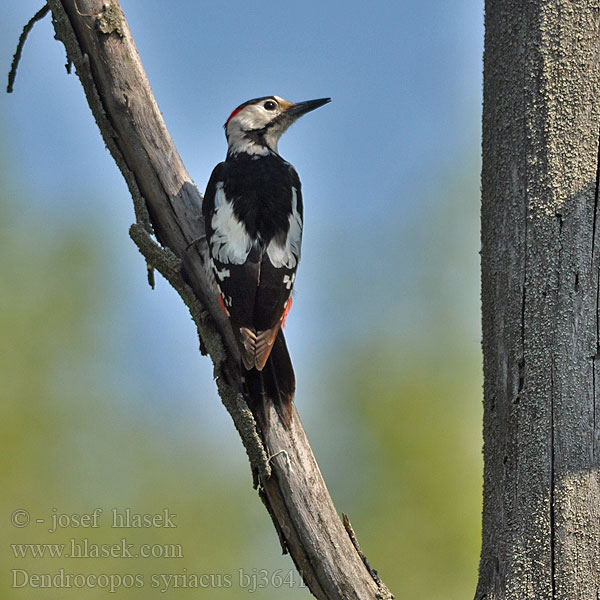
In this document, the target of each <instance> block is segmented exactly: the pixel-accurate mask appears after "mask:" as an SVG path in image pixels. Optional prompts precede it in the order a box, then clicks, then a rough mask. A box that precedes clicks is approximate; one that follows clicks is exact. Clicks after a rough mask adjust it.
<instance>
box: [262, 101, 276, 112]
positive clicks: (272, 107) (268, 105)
mask: <svg viewBox="0 0 600 600" xmlns="http://www.w3.org/2000/svg"><path fill="white" fill-rule="evenodd" d="M263 106H264V107H265V108H266V109H267V110H275V107H276V106H277V104H275V102H273V100H267V101H266V102H265V103H264V104H263Z"/></svg>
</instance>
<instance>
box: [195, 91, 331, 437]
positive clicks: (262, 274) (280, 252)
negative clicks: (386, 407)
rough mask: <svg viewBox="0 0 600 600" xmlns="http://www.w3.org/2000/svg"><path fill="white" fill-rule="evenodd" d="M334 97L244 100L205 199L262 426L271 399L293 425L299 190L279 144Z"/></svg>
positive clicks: (226, 303) (218, 269)
mask: <svg viewBox="0 0 600 600" xmlns="http://www.w3.org/2000/svg"><path fill="white" fill-rule="evenodd" d="M329 101H330V98H321V99H318V100H308V101H305V102H297V103H293V102H288V101H287V100H284V99H283V98H279V97H278V96H265V97H262V98H255V99H253V100H248V101H247V102H244V103H243V104H240V106H238V107H237V108H236V109H235V110H234V111H233V112H232V113H231V115H230V116H229V118H228V119H227V122H226V123H225V125H224V127H225V134H226V137H227V144H228V150H227V157H226V159H225V161H224V162H222V163H219V164H218V165H217V166H216V167H215V169H214V170H213V172H212V175H211V177H210V180H209V182H208V185H207V188H206V193H205V195H204V201H203V204H202V212H203V215H204V221H205V226H206V236H207V241H208V247H209V255H210V262H211V267H212V270H213V273H214V277H215V281H216V284H217V287H218V290H219V294H220V298H219V301H220V303H221V308H222V309H223V311H224V312H225V314H226V315H227V317H228V319H229V322H230V323H231V327H232V329H233V334H234V337H235V339H236V341H237V344H238V346H239V349H240V356H241V364H240V372H241V379H242V383H243V386H244V390H245V393H246V397H247V399H248V404H249V407H250V409H251V410H252V411H253V413H254V415H255V416H256V417H258V419H259V422H261V424H262V425H263V426H265V425H266V426H268V420H267V419H266V415H268V409H267V402H269V401H270V402H272V403H273V405H274V407H275V409H276V411H277V413H278V414H279V416H280V417H281V419H282V421H283V423H284V424H285V425H286V426H287V427H289V425H290V418H291V402H292V398H293V396H294V392H295V388H296V384H295V376H294V370H293V368H292V362H291V359H290V356H289V353H288V350H287V347H286V344H285V339H284V337H283V332H282V330H281V329H282V327H283V326H284V324H285V319H286V316H287V313H288V311H289V310H290V307H291V304H292V289H293V286H294V280H295V278H296V269H297V268H298V261H299V260H300V246H301V242H302V192H301V186H300V179H299V178H298V174H297V173H296V170H295V169H294V167H293V166H292V165H291V164H290V163H288V162H287V161H285V160H284V159H283V158H282V157H281V156H280V155H279V152H278V150H277V143H278V141H279V138H280V137H281V135H282V134H283V133H284V131H285V130H286V129H287V128H288V127H289V126H290V125H291V124H292V123H293V122H294V121H296V119H298V118H299V117H301V116H302V115H304V114H306V113H308V112H310V111H312V110H314V109H316V108H319V107H320V106H323V105H324V104H326V103H327V102H329Z"/></svg>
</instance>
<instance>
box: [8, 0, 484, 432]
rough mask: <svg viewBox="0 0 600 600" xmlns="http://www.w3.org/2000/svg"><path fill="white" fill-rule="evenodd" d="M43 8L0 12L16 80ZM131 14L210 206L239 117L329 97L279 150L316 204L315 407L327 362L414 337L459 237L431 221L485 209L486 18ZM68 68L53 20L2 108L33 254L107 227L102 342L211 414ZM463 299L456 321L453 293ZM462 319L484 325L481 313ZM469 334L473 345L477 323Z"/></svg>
mask: <svg viewBox="0 0 600 600" xmlns="http://www.w3.org/2000/svg"><path fill="white" fill-rule="evenodd" d="M40 5H41V1H40V0H37V1H29V0H19V2H12V3H10V5H9V6H7V7H5V10H4V13H3V17H4V19H3V35H2V36H0V59H1V60H0V64H2V65H4V71H5V72H7V71H8V67H9V63H10V59H11V57H12V53H13V51H14V47H15V44H16V40H17V37H18V33H19V32H20V30H21V28H22V26H23V24H24V23H25V22H26V21H27V20H28V19H29V18H30V16H31V15H33V13H34V12H35V11H36V10H37V9H38V8H39V7H40ZM122 6H123V9H124V11H125V14H126V17H127V18H128V21H129V24H130V26H131V29H132V31H133V35H134V38H135V41H136V44H137V46H138V49H139V51H140V54H141V57H142V61H143V63H144V65H145V67H146V70H147V72H148V76H149V79H150V82H151V84H152V87H153V90H154V92H155V94H156V97H157V100H158V103H159V105H160V107H161V110H162V112H163V115H164V117H165V120H166V123H167V126H168V127H169V129H170V131H171V134H172V136H173V138H174V140H175V143H176V145H177V147H178V149H179V151H180V154H181V155H182V158H183V160H184V163H185V164H186V166H187V168H188V170H189V172H190V174H191V176H192V177H193V179H194V180H195V181H196V183H197V185H198V187H199V188H200V189H201V191H202V190H203V189H204V186H205V185H206V182H207V180H208V177H209V175H210V172H211V170H212V168H213V166H214V165H215V164H216V163H217V162H219V161H221V160H222V159H223V157H224V155H225V149H226V145H225V138H224V135H223V129H222V124H223V122H224V121H225V119H226V118H227V116H228V115H229V113H230V112H231V111H232V110H233V108H235V107H236V106H237V105H238V104H240V103H241V102H243V101H245V100H247V99H249V98H252V97H256V96H262V95H268V94H277V95H279V96H282V97H284V98H287V99H289V100H292V101H298V100H305V99H311V98H320V97H324V96H330V97H331V98H332V100H333V101H332V103H331V104H329V105H327V106H325V107H323V108H321V109H319V110H318V111H315V112H314V113H311V114H310V115H308V116H307V117H305V118H304V119H302V120H301V121H299V122H298V123H297V124H296V125H294V127H293V128H292V129H291V130H290V131H289V132H288V133H286V134H285V136H284V137H283V138H282V141H281V143H280V151H281V153H282V154H283V156H284V157H285V158H286V159H288V160H289V161H290V162H292V163H293V164H294V165H295V166H296V168H297V170H298V172H299V174H300V177H301V179H302V182H303V190H304V198H305V233H304V242H303V260H302V263H301V266H300V271H299V276H298V280H297V286H296V287H297V296H296V299H295V302H294V310H293V312H292V314H291V315H290V318H289V319H288V339H289V344H290V347H291V349H292V353H293V356H294V362H295V364H296V367H297V370H298V371H299V373H300V377H301V381H303V380H305V379H306V380H307V383H306V388H305V390H310V389H311V386H314V385H316V384H315V376H314V375H311V374H312V373H314V372H315V371H316V372H318V369H319V365H320V362H321V360H322V358H323V356H324V355H325V354H327V353H328V352H332V351H335V348H336V347H339V345H341V344H343V345H346V344H350V345H360V343H361V336H363V335H364V334H365V332H369V331H371V332H372V331H376V330H379V329H385V328H386V327H388V328H389V327H390V323H391V327H392V328H395V329H396V331H395V335H397V336H398V337H399V338H402V337H410V336H412V335H414V331H413V329H414V328H415V327H416V325H415V323H418V322H419V306H420V305H421V304H422V302H423V290H422V289H421V290H420V291H419V289H418V288H419V286H420V284H418V285H417V284H416V283H415V278H416V274H417V273H419V272H421V271H423V270H427V269H428V268H429V267H427V265H426V264H425V263H427V262H428V261H430V262H431V263H433V266H432V267H431V268H432V269H433V270H432V273H434V274H433V275H432V283H430V284H427V286H428V287H431V288H433V289H435V281H434V280H433V278H437V279H435V280H436V281H437V280H438V279H439V280H440V281H441V282H443V277H441V279H440V272H439V269H438V271H437V272H436V271H435V263H436V260H437V258H436V257H435V255H431V254H428V251H429V250H430V249H432V248H433V249H435V247H436V239H437V238H438V237H439V236H440V235H442V236H443V235H448V231H445V230H444V228H443V224H442V228H441V229H439V227H440V224H439V223H437V225H436V227H437V228H438V229H431V230H428V228H427V227H426V226H425V227H424V226H423V221H424V220H427V219H429V218H430V216H431V215H432V214H435V212H436V211H438V209H439V210H440V211H448V210H451V204H450V203H451V202H453V201H454V200H455V197H456V193H459V194H460V193H461V192H460V185H459V184H456V186H455V187H457V186H458V188H459V191H458V192H456V190H454V192H452V189H451V188H452V185H453V182H456V181H463V180H465V181H467V182H468V183H467V184H465V185H466V188H465V189H466V192H465V193H466V194H468V195H470V196H472V197H473V202H472V203H471V206H472V207H473V209H474V210H475V211H476V210H477V204H476V203H477V198H476V196H477V193H478V177H479V162H478V160H479V130H480V125H479V123H480V105H481V52H482V43H483V25H482V23H483V7H482V3H481V2H480V1H475V0H461V1H455V2H445V1H443V0H436V1H434V0H429V1H422V0H410V1H404V2H401V3H391V2H390V3H387V2H386V3H383V2H382V3H375V4H370V5H368V4H366V3H359V2H343V3H342V2H325V3H323V2H313V1H304V2H302V3H296V4H294V3H279V4H278V3H257V4H256V5H251V4H248V3H246V2H229V3H203V5H202V6H201V8H199V4H198V3H197V2H191V1H181V2H164V1H163V2H159V1H158V0H144V1H142V0H123V1H122ZM64 63H65V55H64V49H63V47H62V45H61V44H60V43H58V42H56V41H55V40H54V39H53V31H52V28H51V25H50V21H49V19H48V18H47V19H46V20H45V21H44V22H42V23H40V24H38V25H37V26H36V27H35V29H34V30H33V32H32V33H31V35H30V37H29V40H28V42H27V45H26V47H25V50H24V53H23V58H22V62H21V66H20V69H19V73H18V76H17V81H16V86H15V92H14V93H13V94H12V95H10V96H7V95H6V94H1V95H0V111H1V113H0V114H1V116H0V133H1V137H0V139H2V140H3V145H4V148H3V150H4V152H3V157H4V159H5V161H6V164H7V166H8V172H9V174H10V176H11V184H12V185H13V186H14V189H18V190H19V193H18V197H19V198H26V203H23V202H21V209H20V210H21V211H22V215H23V217H24V218H25V219H27V217H28V215H29V216H31V217H32V218H34V221H35V222H37V223H40V222H42V223H44V231H41V232H39V231H36V232H32V236H33V237H35V236H36V235H45V236H53V235H60V232H61V230H62V229H61V228H62V227H65V226H69V227H77V226H78V223H80V224H85V225H86V226H88V225H90V224H92V225H93V227H95V228H96V229H97V231H98V233H99V235H101V236H102V239H103V240H106V244H107V246H108V247H110V252H111V259H110V261H109V262H110V266H107V273H106V274H105V275H106V276H107V285H109V286H112V288H111V289H112V291H111V294H112V297H113V298H114V300H113V305H111V306H110V307H108V308H107V312H109V311H110V312H111V314H112V317H111V318H110V319H108V320H107V322H106V323H104V322H103V324H102V327H103V328H105V329H106V330H108V331H112V332H113V333H114V334H115V336H117V339H118V340H119V346H120V349H115V353H116V354H115V355H116V356H120V357H121V358H123V357H124V356H125V355H126V354H127V349H128V348H132V347H135V348H138V349H139V348H140V347H142V348H144V351H143V352H142V353H141V354H140V353H139V352H138V353H136V356H135V358H133V359H131V358H130V359H128V361H129V363H128V365H127V369H128V370H130V371H131V372H132V373H133V374H136V373H137V374H139V375H140V376H141V375H142V374H143V375H144V376H145V377H150V379H151V381H152V383H153V385H154V386H155V387H156V388H157V389H158V390H161V389H164V391H165V394H167V393H168V395H169V396H172V395H173V394H174V393H175V394H177V393H178V394H179V395H180V396H181V397H184V398H189V400H188V402H189V405H187V408H190V407H191V406H195V405H196V403H197V398H196V397H197V394H198V392H197V390H198V389H201V390H204V391H203V392H202V394H203V395H204V396H206V397H211V398H212V397H214V390H213V385H212V383H211V381H210V365H209V363H208V361H207V360H205V359H204V360H200V359H198V356H197V352H196V348H197V343H196V340H195V338H194V330H193V327H191V324H190V322H189V317H188V315H187V313H186V310H185V309H184V308H183V307H182V305H181V302H180V301H179V299H178V298H177V297H176V295H175V294H174V293H173V292H171V291H170V290H169V289H168V286H167V284H166V283H164V282H162V281H160V282H159V284H158V289H157V290H156V291H155V292H150V290H149V289H147V286H145V284H144V278H145V273H144V265H143V261H142V260H141V257H140V256H139V255H138V253H137V251H136V250H135V248H134V246H133V244H132V243H131V242H130V240H129V238H128V236H127V229H128V227H129V225H130V223H131V222H132V219H133V211H132V207H131V202H130V199H129V195H128V192H127V189H126V187H125V185H124V183H123V181H122V178H121V175H120V173H119V172H118V170H117V168H116V167H115V165H114V163H113V161H112V159H111V158H110V156H109V154H108V153H107V151H106V150H105V148H104V145H103V143H102V141H101V138H100V136H99V134H98V132H97V130H96V126H95V124H94V122H93V119H92V118H91V115H90V112H89V109H88V107H87V105H86V104H85V101H84V97H83V94H82V91H81V87H80V85H79V82H78V80H77V78H76V77H75V76H74V75H71V76H68V75H67V74H66V71H65V68H64ZM16 196H17V194H16V192H15V197H16ZM476 218H477V217H476V215H475V216H474V220H476ZM452 225H453V226H454V227H455V228H456V229H455V231H454V232H450V234H449V235H451V236H452V235H453V236H456V237H457V238H460V236H461V235H462V233H463V232H462V231H461V224H460V222H459V223H458V224H457V223H453V224H452ZM415 231H418V232H419V233H418V243H415V235H417V234H415V233H414V232H415ZM429 238H431V239H429ZM469 239H470V240H471V238H469ZM473 239H474V238H473ZM474 244H476V241H475V242H474ZM477 250H478V248H477V247H476V246H475V245H473V247H472V248H470V250H469V259H468V260H469V263H468V266H467V268H465V273H464V279H465V280H468V281H470V282H471V285H470V287H467V290H468V293H469V294H470V295H471V296H473V295H474V294H477V284H476V277H477V272H476V267H477V256H476V253H477ZM430 266H431V265H430ZM57 268H58V267H57ZM436 273H437V274H436ZM462 275H463V274H461V273H459V275H458V279H460V277H461V276H462ZM454 279H456V277H454ZM349 282H350V283H349ZM413 288H414V289H413ZM454 301H455V302H456V303H457V304H461V302H462V300H461V297H460V294H459V295H458V296H457V298H455V299H454ZM468 306H469V310H470V311H471V312H473V311H476V310H477V308H478V301H477V297H471V298H470V299H469V301H468ZM470 319H471V320H470V321H469V323H470V325H469V326H470V327H471V328H472V333H471V340H470V341H471V342H472V344H473V347H475V346H478V344H479V338H478V324H479V316H478V314H472V315H471V317H470ZM411 328H413V329H411ZM388 333H389V331H388ZM165 357H168V358H172V360H165ZM199 363H201V364H200V365H199ZM304 374H306V377H305V376H304ZM173 386H175V389H174V387H173ZM178 387H179V388H181V389H177V388H178ZM307 395H308V394H307ZM215 400H216V399H215ZM212 405H213V408H212V409H203V410H207V411H208V414H209V415H210V418H211V419H216V420H217V421H218V422H219V423H221V424H223V423H226V417H221V416H218V417H217V416H215V415H216V414H217V411H219V415H220V413H221V412H223V409H222V407H221V406H220V405H219V403H218V401H215V402H212ZM226 426H228V425H226Z"/></svg>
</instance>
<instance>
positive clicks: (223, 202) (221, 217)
mask: <svg viewBox="0 0 600 600" xmlns="http://www.w3.org/2000/svg"><path fill="white" fill-rule="evenodd" d="M210 224H211V227H212V229H213V231H214V233H213V235H212V237H211V238H210V245H211V255H212V257H213V258H214V259H216V260H218V261H219V262H222V263H232V264H234V265H241V264H244V262H246V258H248V254H249V253H250V248H251V246H252V241H251V239H250V236H249V235H248V232H247V231H246V227H245V226H244V224H243V223H242V222H240V221H239V220H238V218H237V217H236V216H235V214H234V212H233V205H232V203H231V202H229V200H227V198H226V196H225V191H224V189H223V182H222V181H220V182H219V183H217V189H216V192H215V212H214V214H213V217H212V220H211V222H210ZM222 273H223V277H220V276H219V278H220V279H221V281H223V279H224V278H225V277H227V276H228V275H229V273H227V274H225V272H224V271H223V272H222Z"/></svg>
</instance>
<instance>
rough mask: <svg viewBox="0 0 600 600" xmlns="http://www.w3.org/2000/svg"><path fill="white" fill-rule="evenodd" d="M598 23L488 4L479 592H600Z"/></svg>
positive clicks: (575, 6)
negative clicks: (482, 439) (481, 510)
mask: <svg viewBox="0 0 600 600" xmlns="http://www.w3.org/2000/svg"><path fill="white" fill-rule="evenodd" d="M599 16H600V5H599V3H598V2H592V1H584V0H579V1H571V0H551V1H543V0H532V1H530V2H525V3H523V2H518V1H516V0H502V1H501V0H487V2H486V18H485V26H486V33H485V58H484V115H483V171H482V255H481V259H482V304H483V351H484V458H485V468H484V511H483V547H482V553H481V563H480V577H479V584H478V587H477V592H476V599H477V600H483V599H484V598H485V599H486V600H500V599H515V600H517V599H518V600H523V599H528V598H535V599H546V598H547V599H557V600H559V599H560V600H563V599H564V600H567V599H569V600H574V599H581V600H591V599H596V598H600V477H599V470H598V469H599V466H600V446H599V435H600V430H599V420H598V419H597V416H596V412H597V407H598V393H599V389H600V387H599V386H598V385H597V383H596V379H597V375H598V367H599V362H598V360H599V357H600V355H599V346H598V344H599V342H598V294H599V285H598V284H599V267H600V262H599V257H598V248H599V242H600V240H599V239H598V231H597V229H598V228H597V217H598V167H599V164H598V149H599V137H600V65H599V62H598V61H599V52H600V31H599Z"/></svg>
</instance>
